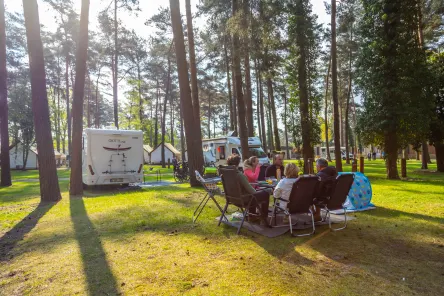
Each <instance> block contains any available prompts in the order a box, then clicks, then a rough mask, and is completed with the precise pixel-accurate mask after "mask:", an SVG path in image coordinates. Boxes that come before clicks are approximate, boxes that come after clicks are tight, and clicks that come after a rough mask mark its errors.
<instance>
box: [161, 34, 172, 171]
mask: <svg viewBox="0 0 444 296" xmlns="http://www.w3.org/2000/svg"><path fill="white" fill-rule="evenodd" d="M172 48H173V43H172V42H171V46H170V50H169V53H168V74H167V75H168V76H167V83H166V90H165V99H164V100H163V115H162V146H161V155H162V167H163V168H165V133H166V109H167V108H166V106H167V103H168V98H169V95H170V85H171V50H172Z"/></svg>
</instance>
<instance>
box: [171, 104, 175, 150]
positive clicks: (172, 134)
mask: <svg viewBox="0 0 444 296" xmlns="http://www.w3.org/2000/svg"><path fill="white" fill-rule="evenodd" d="M170 108H171V110H170V133H171V145H173V146H174V114H175V112H176V110H174V100H173V96H170Z"/></svg>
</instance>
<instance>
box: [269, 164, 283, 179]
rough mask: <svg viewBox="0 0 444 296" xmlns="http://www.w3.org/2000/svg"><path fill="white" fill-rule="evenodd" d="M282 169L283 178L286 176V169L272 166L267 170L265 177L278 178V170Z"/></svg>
mask: <svg viewBox="0 0 444 296" xmlns="http://www.w3.org/2000/svg"><path fill="white" fill-rule="evenodd" d="M278 168H280V169H281V176H283V175H284V167H283V166H279V165H275V164H272V165H270V166H269V167H268V168H267V170H266V171H265V177H277V176H276V170H277V169H278Z"/></svg>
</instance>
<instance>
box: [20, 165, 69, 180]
mask: <svg viewBox="0 0 444 296" xmlns="http://www.w3.org/2000/svg"><path fill="white" fill-rule="evenodd" d="M70 173H71V171H70V170H69V169H66V168H59V169H57V175H58V176H59V178H69V175H70ZM11 178H12V180H13V181H14V180H25V179H38V178H39V170H26V171H21V170H11Z"/></svg>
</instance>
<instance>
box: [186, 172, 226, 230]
mask: <svg viewBox="0 0 444 296" xmlns="http://www.w3.org/2000/svg"><path fill="white" fill-rule="evenodd" d="M194 173H195V174H196V179H197V180H198V181H199V182H200V183H201V184H202V186H203V188H204V189H205V191H206V194H205V196H204V198H203V199H202V200H201V202H200V203H199V205H198V206H197V208H196V210H195V211H194V213H193V223H194V222H196V220H197V218H199V216H200V214H201V213H202V211H203V209H204V208H205V206H206V205H207V203H208V201H209V200H210V199H212V200H213V201H214V203H215V204H216V206H217V208H218V209H219V210H220V212H221V213H222V208H221V206H220V205H219V203H218V202H217V200H216V199H215V198H214V197H215V196H216V195H223V192H222V190H220V188H219V187H218V186H217V182H219V181H220V178H212V179H204V178H203V177H202V175H201V174H200V173H199V171H194Z"/></svg>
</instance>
